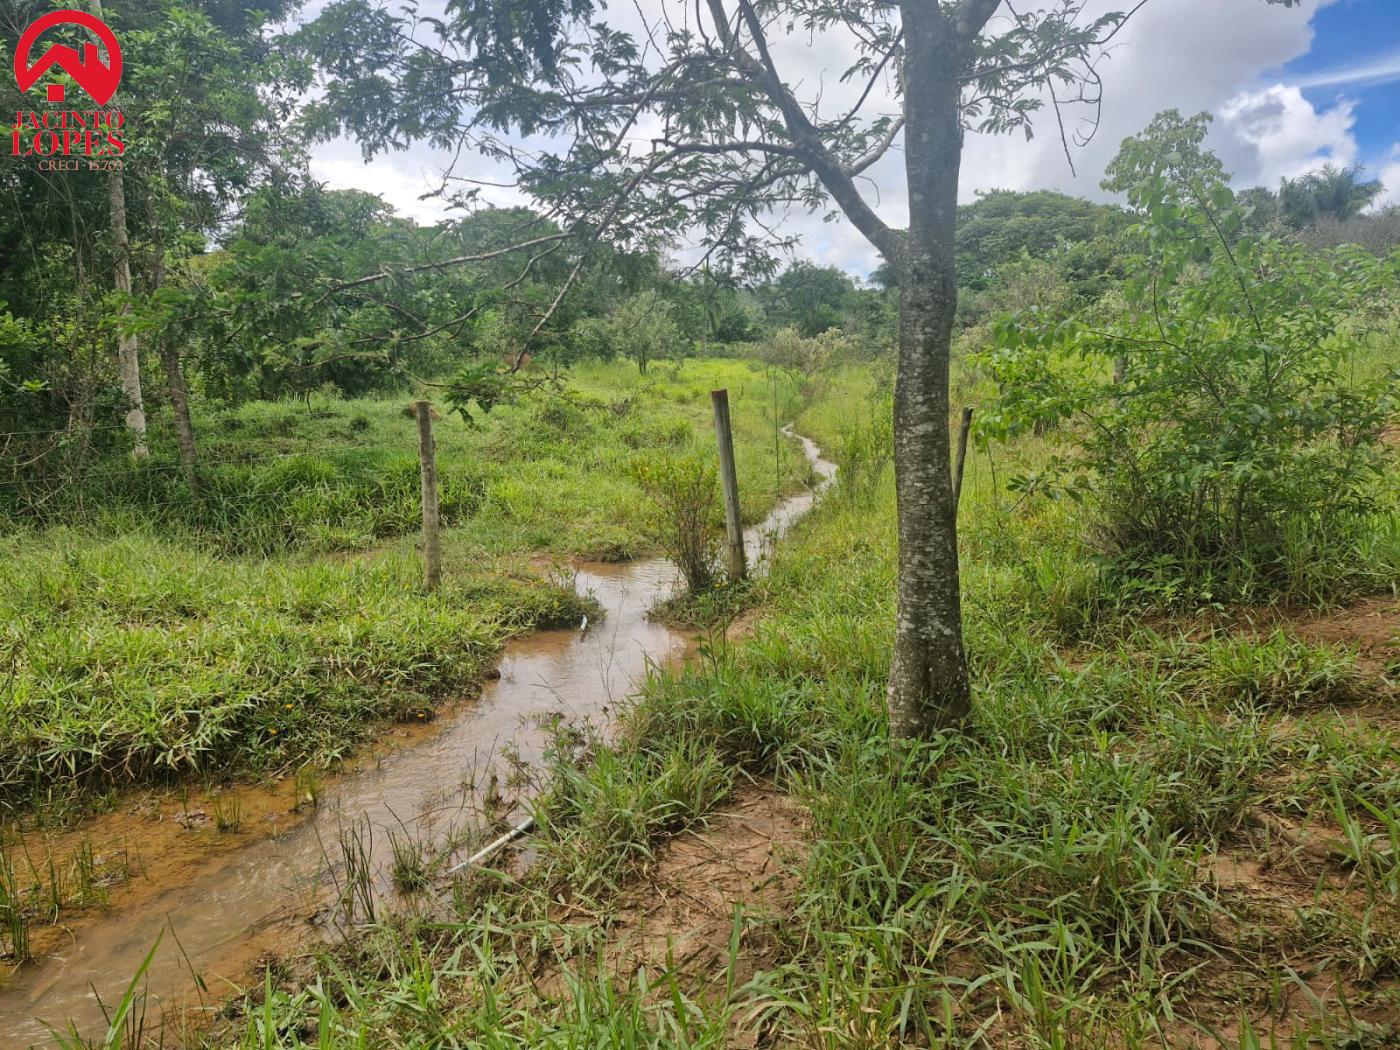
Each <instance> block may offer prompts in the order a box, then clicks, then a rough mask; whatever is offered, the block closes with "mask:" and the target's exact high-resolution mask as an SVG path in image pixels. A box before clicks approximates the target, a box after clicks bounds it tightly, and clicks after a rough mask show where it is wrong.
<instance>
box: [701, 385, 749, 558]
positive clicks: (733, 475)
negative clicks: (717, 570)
mask: <svg viewBox="0 0 1400 1050" xmlns="http://www.w3.org/2000/svg"><path fill="white" fill-rule="evenodd" d="M710 402H711V404H712V405H713V406H714V410H715V440H716V441H717V442H718V443H719V477H720V481H721V482H723V484H724V528H725V532H727V533H728V536H729V544H728V549H727V552H726V553H727V557H726V559H725V561H726V565H727V568H728V570H729V578H730V579H731V580H742V579H743V578H744V577H745V576H746V575H747V574H748V566H747V565H746V564H745V558H744V522H743V519H742V518H741V517H740V516H739V475H738V473H737V472H736V471H735V469H734V435H733V434H732V433H731V432H730V429H729V391H728V390H711V391H710Z"/></svg>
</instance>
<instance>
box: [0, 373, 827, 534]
mask: <svg viewBox="0 0 1400 1050" xmlns="http://www.w3.org/2000/svg"><path fill="white" fill-rule="evenodd" d="M718 387H727V388H728V389H729V390H730V396H731V403H732V406H733V412H732V416H733V425H734V431H735V445H736V455H737V459H738V470H739V480H740V485H741V491H742V492H743V494H744V497H745V499H744V510H745V519H746V521H751V522H752V521H758V520H760V519H761V518H762V517H763V515H764V514H765V513H766V512H767V510H768V508H769V507H771V506H772V503H773V501H774V499H775V495H776V494H777V493H778V492H779V491H791V490H792V489H793V488H794V487H795V486H796V485H797V484H798V483H799V482H801V481H802V480H803V479H804V478H805V470H804V469H802V465H801V464H802V461H801V457H800V455H797V454H796V453H795V452H794V451H793V450H792V449H791V448H790V447H788V443H787V442H786V441H779V442H778V447H777V449H776V453H777V455H778V457H779V460H780V462H779V463H777V464H775V462H774V457H775V440H774V434H775V426H774V420H773V414H774V404H773V399H774V394H775V392H776V395H777V401H778V403H777V406H776V407H777V415H778V421H779V422H780V423H782V422H786V421H788V420H789V419H790V418H791V411H792V407H793V397H794V391H793V388H792V384H791V382H788V381H779V383H778V385H777V389H776V391H775V390H774V389H773V387H772V386H771V385H770V383H769V378H768V376H767V374H766V373H765V372H764V371H763V370H762V369H761V368H760V367H759V366H757V365H755V364H753V363H751V362H747V361H739V360H720V361H696V360H690V361H683V362H680V363H666V362H662V363H658V364H657V365H656V366H655V367H654V368H652V369H651V371H650V372H649V374H648V375H645V376H641V375H638V374H637V371H636V369H635V367H633V366H631V365H629V364H626V363H625V362H620V363H599V362H592V363H586V364H583V365H580V366H578V367H577V368H576V369H575V370H574V371H573V372H572V373H571V375H570V377H569V380H568V383H567V386H566V388H565V389H564V390H563V391H561V392H559V393H558V394H555V395H548V394H541V395H538V396H531V397H527V398H526V399H524V400H523V401H522V402H520V403H519V404H515V405H504V406H500V407H498V408H497V409H495V410H494V411H493V412H492V413H491V414H490V415H489V416H487V417H485V418H484V420H483V421H482V422H481V424H480V425H478V426H469V425H468V424H467V423H465V422H464V421H463V419H462V418H461V417H460V416H458V415H455V414H451V413H449V412H448V409H447V407H446V406H445V405H440V406H438V408H439V411H440V412H442V413H444V415H443V416H442V417H441V418H440V419H438V421H437V422H436V424H435V439H436V444H437V449H438V473H439V484H440V489H441V514H442V520H443V522H444V525H445V526H446V527H447V528H450V529H452V530H454V533H453V535H454V539H455V541H456V543H457V545H458V546H459V547H462V548H470V549H472V550H474V551H476V552H479V553H481V554H484V555H499V554H506V553H518V552H521V551H531V552H537V553H544V552H553V553H558V554H561V555H584V556H589V557H596V558H627V557H632V556H635V555H637V554H639V553H643V552H649V551H650V550H651V549H652V548H651V544H650V543H649V542H648V541H647V540H646V538H645V532H646V521H645V517H646V508H645V501H643V500H641V499H639V498H638V489H637V486H636V484H635V483H634V482H633V480H632V479H631V477H630V476H629V475H630V466H631V464H632V463H633V462H634V461H635V460H637V459H639V458H644V457H648V456H655V455H659V454H665V453H666V452H668V451H684V450H688V449H691V448H698V449H701V450H706V451H709V450H713V448H714V436H713V435H714V426H713V423H712V422H711V414H710V399H709V391H710V390H711V389H715V388H718ZM431 393H432V392H431V391H429V394H428V396H431ZM413 396H414V395H412V394H410V393H408V392H405V393H404V394H403V395H402V396H400V397H387V398H380V399H353V400H342V399H332V398H328V397H325V396H322V395H313V396H312V397H311V398H310V399H309V400H307V401H301V400H295V401H286V402H251V403H247V404H244V405H241V406H238V407H236V408H230V409H227V410H224V411H213V412H210V413H209V414H208V415H206V416H205V417H204V418H200V419H197V420H196V426H197V429H198V432H199V435H200V446H201V458H202V463H203V466H202V468H201V485H202V490H201V492H200V493H199V494H198V495H197V496H196V495H194V494H192V493H191V492H190V490H189V488H188V486H187V484H186V482H185V481H184V479H183V476H182V474H181V471H180V469H179V465H178V463H177V461H176V458H175V452H174V449H173V448H170V447H165V446H163V445H161V444H160V439H161V438H163V437H166V436H168V435H167V431H168V429H169V428H161V429H159V430H158V431H156V432H155V433H156V435H157V436H156V444H155V445H154V447H153V451H152V455H151V457H150V459H149V460H148V461H147V462H145V463H144V464H136V465H133V464H130V463H125V462H120V461H118V462H100V463H95V464H89V465H86V466H84V467H83V468H82V470H81V471H80V474H79V480H78V481H77V483H73V482H71V481H69V480H68V479H66V478H62V477H56V478H54V479H52V480H51V481H50V482H49V483H47V484H45V483H40V482H36V483H34V484H32V485H29V486H18V487H17V486H15V485H14V484H8V483H7V484H6V485H4V486H0V497H3V496H6V495H8V496H9V497H10V500H9V502H6V501H5V500H4V499H0V514H3V513H4V511H5V510H6V508H8V509H9V512H10V514H11V521H12V523H13V524H15V525H19V526H23V525H25V524H26V523H29V522H32V521H34V520H36V519H37V520H38V521H39V522H42V523H57V524H73V523H75V522H83V523H85V524H88V525H91V526H92V527H93V528H94V529H96V530H98V531H101V532H126V531H129V530H130V529H133V528H137V527H140V526H142V525H151V526H153V527H156V528H158V529H159V530H160V533H161V535H163V536H167V537H170V538H178V539H180V540H182V541H183V542H185V543H187V544H196V545H200V546H204V547H208V548H211V549H214V550H216V551H218V552H220V553H254V554H273V553H285V552H286V551H287V550H288V549H295V550H298V551H303V552H344V551H357V550H368V549H372V548H374V547H376V546H378V545H380V544H382V543H383V542H384V541H385V540H386V539H391V538H394V537H398V536H403V535H406V534H409V533H412V532H414V531H415V530H417V529H418V528H419V523H420V495H419V468H418V437H417V426H416V423H415V422H414V420H413V419H412V418H411V417H410V415H409V413H408V411H407V406H408V404H409V402H410V400H411V398H412V397H413ZM0 523H3V518H0Z"/></svg>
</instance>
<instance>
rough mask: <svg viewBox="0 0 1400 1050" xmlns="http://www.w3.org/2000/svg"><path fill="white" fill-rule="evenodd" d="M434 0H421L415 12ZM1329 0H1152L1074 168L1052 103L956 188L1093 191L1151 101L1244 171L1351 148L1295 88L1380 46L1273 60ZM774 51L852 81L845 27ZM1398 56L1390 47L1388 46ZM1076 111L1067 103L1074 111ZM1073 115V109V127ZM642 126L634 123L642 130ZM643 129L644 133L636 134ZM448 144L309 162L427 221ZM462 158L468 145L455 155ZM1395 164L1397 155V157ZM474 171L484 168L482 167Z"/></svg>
mask: <svg viewBox="0 0 1400 1050" xmlns="http://www.w3.org/2000/svg"><path fill="white" fill-rule="evenodd" d="M438 2H440V0H427V2H425V3H424V4H423V10H424V11H425V13H434V12H429V8H432V7H435V6H436V4H437V3H438ZM1091 2H1092V4H1093V5H1094V6H1095V8H1096V10H1095V11H1091V12H1089V14H1094V13H1097V12H1098V11H1107V10H1111V9H1120V8H1123V7H1125V6H1131V5H1125V4H1124V3H1123V0H1091ZM1330 2H1333V0H1304V2H1303V3H1302V4H1301V5H1300V6H1298V7H1295V8H1292V9H1283V8H1280V7H1277V6H1271V5H1266V4H1265V2H1264V0H1152V2H1150V3H1148V4H1147V6H1146V7H1145V8H1143V9H1142V10H1141V11H1140V12H1139V13H1138V14H1137V15H1136V17H1134V19H1133V20H1132V21H1131V22H1130V23H1129V24H1128V26H1127V27H1126V28H1125V29H1124V31H1123V32H1122V33H1121V34H1120V36H1119V38H1118V41H1117V42H1116V43H1117V46H1116V47H1115V50H1114V52H1113V54H1112V56H1111V57H1110V58H1109V60H1108V61H1107V62H1106V63H1104V64H1103V65H1102V67H1101V73H1102V76H1103V82H1104V83H1103V91H1104V102H1103V108H1102V113H1101V120H1100V123H1099V126H1098V130H1097V134H1096V135H1095V136H1094V138H1093V139H1092V141H1091V142H1090V143H1089V145H1087V146H1085V147H1083V148H1077V149H1074V150H1072V154H1073V158H1074V165H1075V169H1076V171H1077V174H1075V173H1071V170H1070V166H1069V163H1068V162H1067V160H1066V158H1065V155H1064V149H1063V147H1062V144H1061V142H1060V138H1059V134H1058V131H1057V129H1056V124H1055V120H1054V116H1053V113H1052V112H1051V111H1050V110H1049V109H1047V110H1045V111H1044V112H1042V113H1041V115H1040V117H1039V119H1038V121H1037V127H1036V129H1035V130H1036V136H1035V138H1034V139H1033V140H1032V141H1030V142H1026V141H1025V140H1024V138H1023V137H1021V136H1020V135H1014V136H1010V137H990V136H983V135H969V136H968V140H967V144H966V148H965V150H964V154H963V178H962V192H961V196H962V198H963V199H964V200H970V199H972V198H973V197H974V196H975V194H976V192H977V191H979V190H988V189H993V188H1008V189H1037V188H1047V189H1059V190H1063V191H1065V192H1068V193H1073V194H1077V195H1080V196H1089V197H1097V198H1102V197H1103V196H1104V195H1103V194H1102V192H1101V191H1100V190H1099V187H1098V183H1099V179H1100V177H1101V175H1102V172H1103V169H1104V166H1105V165H1106V164H1107V163H1108V161H1109V160H1111V159H1112V157H1113V156H1114V154H1115V153H1116V152H1117V150H1118V146H1119V144H1120V143H1121V141H1122V140H1123V138H1124V137H1126V136H1128V135H1131V134H1133V133H1135V132H1137V131H1139V130H1141V129H1142V128H1143V127H1145V126H1146V125H1147V123H1148V121H1150V120H1151V119H1152V117H1153V115H1154V114H1155V113H1157V112H1158V111H1160V110H1163V109H1168V108H1175V109H1179V110H1181V111H1182V112H1183V113H1185V114H1192V113H1197V112H1200V111H1202V110H1209V111H1211V112H1213V113H1215V114H1217V116H1218V118H1219V119H1218V120H1217V123H1216V127H1215V130H1214V132H1213V134H1212V140H1211V146H1212V148H1214V149H1215V150H1216V151H1217V152H1218V153H1219V154H1220V156H1221V158H1222V159H1223V160H1224V161H1225V163H1226V167H1227V168H1228V169H1229V170H1231V171H1232V172H1234V174H1235V176H1236V181H1237V182H1238V183H1239V184H1241V185H1252V184H1255V183H1260V182H1263V183H1273V182H1275V181H1277V179H1278V178H1279V177H1280V176H1282V175H1294V174H1297V173H1298V172H1299V171H1302V170H1306V169H1307V168H1308V167H1311V166H1315V165H1316V163H1318V162H1319V161H1320V160H1322V159H1324V158H1332V159H1335V160H1338V161H1341V162H1350V161H1352V160H1354V159H1355V158H1356V156H1357V150H1356V143H1355V140H1354V138H1353V136H1352V125H1353V122H1354V113H1353V107H1352V104H1351V103H1349V102H1346V101H1341V102H1339V103H1336V104H1334V105H1333V106H1332V107H1331V108H1325V109H1319V108H1317V107H1315V106H1313V105H1312V104H1311V103H1309V102H1308V100H1307V99H1306V98H1305V97H1304V95H1303V93H1302V88H1303V87H1306V86H1320V85H1321V84H1322V82H1323V81H1322V80H1319V78H1325V83H1326V84H1333V85H1335V84H1343V83H1363V82H1371V81H1373V80H1374V79H1375V78H1376V77H1380V76H1383V75H1387V74H1385V69H1388V68H1390V64H1389V60H1386V61H1376V62H1371V63H1369V64H1357V65H1355V66H1353V67H1350V68H1348V69H1342V70H1333V71H1331V72H1329V73H1326V74H1316V75H1314V76H1313V77H1311V78H1308V79H1304V80H1297V81H1292V82H1290V81H1288V80H1287V79H1286V78H1280V77H1279V76H1278V75H1277V73H1276V72H1275V71H1277V70H1279V69H1280V68H1282V67H1283V66H1285V65H1286V64H1287V63H1288V62H1289V61H1291V60H1293V59H1295V58H1298V57H1300V56H1302V55H1305V54H1306V53H1307V52H1308V50H1309V49H1310V47H1311V46H1312V40H1313V30H1312V27H1311V24H1310V23H1311V19H1312V16H1313V15H1314V14H1315V13H1316V11H1317V10H1318V9H1319V8H1320V7H1322V6H1325V5H1326V4H1328V3H1330ZM639 3H640V4H641V5H642V7H643V8H644V9H645V10H647V11H662V10H664V11H666V12H668V13H672V14H674V16H675V17H676V18H677V19H680V20H684V19H688V18H689V17H691V16H690V14H689V12H690V5H689V4H688V3H684V2H682V0H639ZM610 15H611V16H612V17H613V18H615V19H616V20H617V21H618V22H619V23H629V22H630V23H635V25H629V26H627V28H633V29H635V28H636V27H637V25H639V24H640V21H639V19H638V17H637V16H636V14H635V12H634V11H633V10H632V9H631V8H630V6H629V5H620V6H616V7H615V8H614V10H613V11H612V12H610ZM773 50H774V57H775V59H776V60H777V61H778V64H779V65H780V66H781V67H782V68H783V69H784V71H785V74H786V76H787V77H788V79H789V81H790V82H792V83H795V84H797V85H798V93H799V95H800V96H801V97H802V98H803V99H805V100H808V101H814V100H816V99H818V98H820V99H821V102H822V111H823V113H828V114H829V113H834V112H837V111H838V110H840V109H841V108H842V106H843V104H849V103H850V101H851V100H852V99H853V97H854V93H855V92H856V91H858V90H859V86H858V85H857V84H855V83H848V84H842V83H840V81H839V77H840V74H841V72H842V71H844V69H845V68H846V66H847V65H848V64H849V59H850V57H851V48H850V46H849V41H847V40H844V39H843V38H842V37H840V36H838V35H836V34H832V33H828V34H815V35H811V36H809V35H807V34H795V35H794V36H793V37H790V38H787V39H782V40H776V41H774V48H773ZM1396 61H1397V63H1400V56H1396ZM893 109H894V101H893V99H892V97H891V96H890V94H889V93H888V91H887V90H886V91H885V92H884V93H883V94H882V92H881V90H879V89H877V91H876V92H875V93H874V94H873V95H872V98H871V100H870V103H869V104H868V106H867V110H868V111H869V112H872V113H880V112H891V111H892V110H893ZM1072 120H1073V115H1071V121H1072ZM1074 127H1075V125H1074V124H1073V123H1072V122H1071V129H1073V128H1074ZM642 130H643V129H640V128H639V129H638V132H637V134H638V135H642ZM643 137H645V136H643ZM444 159H445V158H444V157H443V156H442V155H439V154H435V153H434V152H433V151H430V150H428V149H426V148H425V147H419V148H414V149H412V150H409V151H407V152H405V153H397V154H392V155H390V156H387V157H380V158H376V159H375V160H374V161H373V162H372V163H371V165H370V166H369V168H368V169H365V168H364V166H363V165H362V162H361V161H360V160H359V159H358V152H357V151H355V150H354V149H353V147H349V146H348V144H346V145H344V146H341V147H339V148H335V149H333V150H332V153H331V154H330V155H329V156H326V157H323V158H322V159H321V160H320V161H318V167H317V172H318V174H319V175H320V176H321V177H322V178H326V179H327V180H328V181H330V182H332V183H333V184H335V185H354V186H359V187H361V188H365V189H370V190H373V191H375V192H379V193H382V194H383V195H384V196H386V197H387V198H388V199H389V200H390V201H391V202H392V203H394V205H395V206H396V207H398V208H399V209H400V210H401V211H403V212H404V213H406V214H410V215H413V216H414V217H415V218H419V217H421V218H422V219H424V220H427V221H431V218H433V217H436V216H437V215H438V214H440V211H434V210H433V209H434V208H435V207H436V203H435V202H423V201H418V200H416V199H415V198H416V197H417V196H418V195H419V194H421V193H423V192H424V191H425V189H426V188H429V187H430V186H431V185H432V183H433V180H434V178H435V177H436V174H437V172H439V171H440V170H441V165H442V162H443V160H444ZM463 163H464V165H466V166H470V164H471V161H470V159H464V162H463ZM1396 165H1397V166H1400V160H1397V161H1396ZM1387 171H1388V172H1390V178H1389V180H1388V182H1387V185H1388V186H1394V187H1395V192H1396V193H1397V194H1400V170H1396V171H1391V169H1389V168H1388V169H1387ZM471 174H474V175H480V176H481V177H489V176H484V175H481V172H480V170H479V169H478V170H476V171H472V172H471ZM867 176H868V178H867V180H866V182H865V184H864V189H865V190H866V194H867V197H868V198H869V199H870V200H871V201H872V202H875V201H878V204H877V208H878V210H879V212H880V214H881V215H882V216H883V217H885V219H886V220H887V221H889V222H891V223H895V224H899V225H902V224H903V223H904V222H905V221H906V219H907V212H906V205H905V198H904V158H903V154H902V153H901V152H899V151H898V150H892V151H891V152H890V154H888V155H887V156H886V157H885V158H884V159H883V160H882V161H881V162H880V163H879V164H877V165H876V166H875V167H873V168H872V169H871V170H870V171H869V172H867ZM487 192H488V193H490V194H491V196H492V197H493V198H494V199H495V200H496V202H497V203H515V201H514V200H508V199H505V198H506V197H507V196H509V195H508V194H503V193H502V191H499V190H495V191H487ZM777 224H778V225H779V226H780V227H781V228H782V229H783V230H784V231H785V232H796V233H799V234H800V235H801V236H802V238H803V247H802V249H801V251H802V254H804V255H807V256H808V257H811V258H814V259H817V260H819V261H821V262H829V263H832V264H835V265H840V266H844V267H847V268H849V269H852V270H855V271H859V272H865V271H868V270H870V269H873V268H874V266H875V265H876V263H877V261H878V258H877V256H876V253H875V252H874V250H873V249H871V248H870V246H869V245H868V244H867V243H866V242H865V241H864V240H863V239H862V238H861V237H860V235H859V234H857V233H856V232H855V231H854V230H853V229H852V227H851V226H850V224H849V223H847V222H844V221H840V222H836V223H827V222H824V221H823V218H822V216H821V215H808V214H806V213H804V212H800V211H794V212H789V213H786V214H784V215H781V216H779V217H777Z"/></svg>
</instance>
